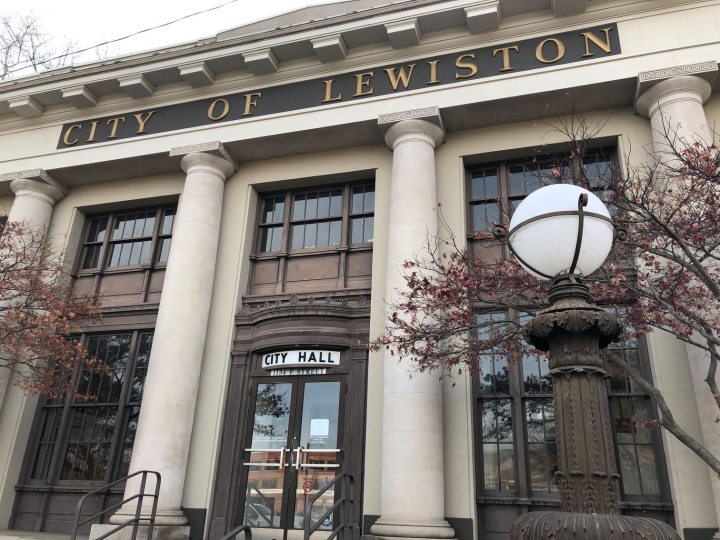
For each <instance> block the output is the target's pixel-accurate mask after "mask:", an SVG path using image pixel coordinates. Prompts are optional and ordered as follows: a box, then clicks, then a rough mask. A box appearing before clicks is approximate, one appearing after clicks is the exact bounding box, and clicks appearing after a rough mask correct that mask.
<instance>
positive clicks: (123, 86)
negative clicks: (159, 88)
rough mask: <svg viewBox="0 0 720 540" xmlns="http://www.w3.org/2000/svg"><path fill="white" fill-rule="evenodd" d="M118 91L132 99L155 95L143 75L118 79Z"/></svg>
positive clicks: (153, 87)
mask: <svg viewBox="0 0 720 540" xmlns="http://www.w3.org/2000/svg"><path fill="white" fill-rule="evenodd" d="M118 83H119V84H120V90H122V91H123V92H125V93H126V94H127V95H129V96H131V97H134V98H144V97H148V96H152V95H153V94H154V93H155V86H154V85H153V84H152V83H151V82H150V81H148V80H147V77H145V75H132V76H130V77H121V78H118Z"/></svg>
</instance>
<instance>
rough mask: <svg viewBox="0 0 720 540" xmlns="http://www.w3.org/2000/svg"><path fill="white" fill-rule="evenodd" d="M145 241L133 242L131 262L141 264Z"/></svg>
mask: <svg viewBox="0 0 720 540" xmlns="http://www.w3.org/2000/svg"><path fill="white" fill-rule="evenodd" d="M143 244H144V242H133V243H132V250H131V251H130V261H129V264H140V255H141V253H142V248H143Z"/></svg>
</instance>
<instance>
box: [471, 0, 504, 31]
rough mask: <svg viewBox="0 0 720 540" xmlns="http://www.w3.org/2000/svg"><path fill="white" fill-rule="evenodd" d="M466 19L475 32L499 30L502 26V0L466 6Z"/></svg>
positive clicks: (491, 0)
mask: <svg viewBox="0 0 720 540" xmlns="http://www.w3.org/2000/svg"><path fill="white" fill-rule="evenodd" d="M465 20H466V22H467V26H468V28H469V29H470V32H472V33H473V34H479V33H481V32H490V31H491V30H497V29H498V28H500V0H490V1H489V2H482V3H480V4H478V5H475V6H470V7H466V8H465Z"/></svg>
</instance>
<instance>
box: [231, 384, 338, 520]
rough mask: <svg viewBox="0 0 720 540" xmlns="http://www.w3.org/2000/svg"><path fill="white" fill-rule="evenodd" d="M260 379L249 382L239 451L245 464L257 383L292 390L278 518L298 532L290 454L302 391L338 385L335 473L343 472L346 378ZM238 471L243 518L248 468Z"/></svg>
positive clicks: (296, 433)
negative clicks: (312, 386) (319, 385)
mask: <svg viewBox="0 0 720 540" xmlns="http://www.w3.org/2000/svg"><path fill="white" fill-rule="evenodd" d="M263 375H264V376H259V377H251V378H250V383H249V385H248V386H249V389H250V392H249V399H248V408H247V418H246V420H245V426H246V427H245V430H246V433H245V437H244V441H245V444H244V447H243V448H242V452H243V459H242V461H243V462H245V459H246V453H247V449H248V448H252V439H253V435H254V431H253V426H254V424H253V423H251V422H254V419H255V413H256V406H257V388H258V386H259V385H261V384H269V383H280V384H282V383H290V384H291V385H292V386H291V388H292V389H293V394H292V397H291V399H290V411H289V414H288V439H287V440H286V442H285V445H284V448H286V450H284V451H287V452H288V454H287V455H286V459H285V463H286V465H285V468H286V470H285V471H284V474H283V475H282V476H283V488H282V489H283V494H282V499H283V500H282V506H281V512H282V515H281V516H280V527H279V528H280V529H289V530H300V529H295V528H294V527H293V525H294V518H295V516H296V515H297V512H298V510H297V501H296V499H295V494H296V493H297V489H298V478H299V477H300V470H299V469H297V468H295V467H294V461H295V459H296V458H295V456H294V452H295V451H296V450H297V448H298V447H297V446H296V444H297V443H296V442H292V443H291V442H290V441H298V442H299V440H300V438H301V436H302V423H303V412H304V407H305V390H306V388H307V385H308V384H312V383H323V382H338V383H339V384H340V389H339V395H338V425H337V441H336V444H335V448H338V449H339V450H340V456H339V465H340V467H338V468H337V469H335V470H336V471H337V473H336V474H340V473H341V472H345V471H346V465H345V459H344V458H345V452H346V450H345V431H346V429H345V426H346V424H347V423H348V422H347V421H346V419H345V413H346V404H345V401H346V398H347V375H346V374H343V373H337V374H325V375H286V376H280V377H273V376H268V375H267V373H265V374H263ZM242 469H243V470H242V472H241V474H240V486H239V487H240V499H239V500H238V503H239V508H241V509H243V510H241V511H240V514H241V515H240V518H241V520H242V519H243V515H244V508H245V505H246V497H247V485H248V481H249V475H250V467H249V466H247V465H244V464H243V465H242ZM274 528H275V527H262V529H274Z"/></svg>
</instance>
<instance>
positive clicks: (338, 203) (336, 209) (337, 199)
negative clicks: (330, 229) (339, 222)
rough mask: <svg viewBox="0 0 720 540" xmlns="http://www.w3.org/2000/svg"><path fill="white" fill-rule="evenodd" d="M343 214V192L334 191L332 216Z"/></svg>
mask: <svg viewBox="0 0 720 540" xmlns="http://www.w3.org/2000/svg"><path fill="white" fill-rule="evenodd" d="M341 214H342V191H333V195H332V199H331V201H330V215H331V216H339V215H341Z"/></svg>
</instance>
